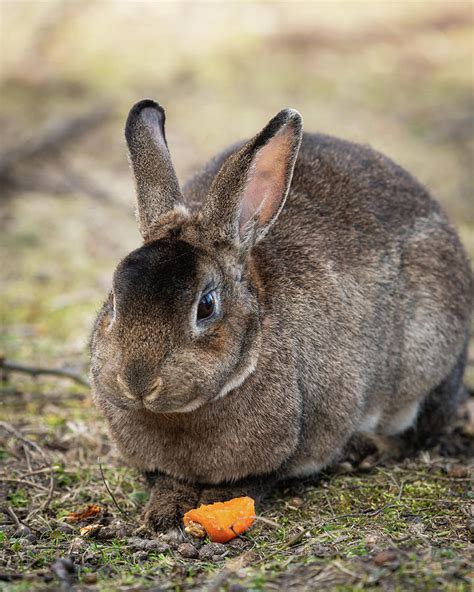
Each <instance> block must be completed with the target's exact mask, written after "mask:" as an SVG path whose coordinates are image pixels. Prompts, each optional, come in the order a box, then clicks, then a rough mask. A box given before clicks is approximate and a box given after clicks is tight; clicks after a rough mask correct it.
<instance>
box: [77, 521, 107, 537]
mask: <svg viewBox="0 0 474 592" xmlns="http://www.w3.org/2000/svg"><path fill="white" fill-rule="evenodd" d="M101 528H102V525H101V524H88V525H87V526H83V527H82V528H81V529H80V531H79V532H80V533H81V536H82V537H84V538H89V537H93V536H94V535H95V534H96V533H97V532H99V530H100V529H101Z"/></svg>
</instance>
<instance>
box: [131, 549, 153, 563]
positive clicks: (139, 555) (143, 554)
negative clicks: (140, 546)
mask: <svg viewBox="0 0 474 592" xmlns="http://www.w3.org/2000/svg"><path fill="white" fill-rule="evenodd" d="M148 555H149V553H148V551H135V553H133V554H132V557H133V558H134V559H135V561H146V560H147V559H148Z"/></svg>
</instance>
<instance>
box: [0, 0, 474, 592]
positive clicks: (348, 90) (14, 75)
mask: <svg viewBox="0 0 474 592" xmlns="http://www.w3.org/2000/svg"><path fill="white" fill-rule="evenodd" d="M135 6H136V3H126V2H121V3H111V2H109V3H104V2H102V3H100V2H99V3H51V2H41V3H38V2H27V1H25V2H21V3H15V2H8V1H6V2H4V3H3V4H2V22H1V25H0V26H1V27H2V31H1V32H2V40H3V48H2V57H1V61H2V68H1V69H0V92H1V94H2V111H1V112H0V123H1V124H2V130H3V132H4V136H5V142H4V144H5V147H2V151H3V150H8V148H9V147H10V146H14V145H15V143H16V141H17V139H18V138H24V137H29V136H31V135H33V136H34V135H35V133H37V130H38V129H40V128H42V126H43V124H44V123H45V122H47V121H50V120H52V119H56V118H60V119H61V118H64V117H66V116H68V115H69V114H71V113H78V112H82V111H86V110H88V109H89V108H90V107H91V106H94V105H95V104H96V103H97V102H100V101H105V102H107V103H110V105H111V118H110V120H109V121H108V122H106V123H104V125H102V126H100V127H98V128H97V129H96V130H94V131H92V132H91V133H90V134H89V135H88V136H87V137H84V138H81V139H80V140H78V141H77V142H76V141H75V142H70V143H69V144H67V145H66V146H64V149H63V150H61V151H60V153H58V154H55V155H51V156H49V157H48V158H44V159H40V160H39V161H38V162H28V163H23V164H21V166H19V167H18V169H17V170H15V174H16V176H17V178H18V179H22V178H23V176H28V175H33V178H36V177H35V175H36V176H37V178H38V185H37V186H35V185H34V184H33V186H32V187H31V188H30V189H29V190H26V189H22V188H18V187H17V188H16V189H15V188H14V189H12V188H11V187H8V186H5V187H2V190H3V193H2V200H1V201H0V224H1V228H2V232H1V233H0V248H1V249H2V253H4V254H5V256H4V257H3V258H2V268H1V276H2V277H1V281H2V303H1V311H0V317H1V321H2V332H1V336H0V338H1V343H0V355H5V356H6V357H7V358H8V359H13V360H16V361H18V362H23V363H25V364H33V365H43V366H49V367H70V368H72V369H74V370H75V371H77V372H82V373H84V374H86V372H87V365H88V354H87V343H88V338H89V332H90V328H91V326H92V322H93V318H94V315H95V312H96V311H97V309H98V308H99V307H100V304H101V301H102V299H103V298H104V296H105V294H106V293H107V290H108V288H109V286H110V281H111V276H112V271H113V269H114V267H115V265H116V263H117V261H118V260H119V259H120V258H121V257H122V256H124V255H125V254H126V253H127V252H129V251H130V250H132V249H133V248H135V247H136V246H138V245H139V243H140V239H139V235H138V232H137V229H136V226H135V223H134V220H133V199H132V195H133V186H132V182H131V178H130V175H129V171H128V167H127V163H126V157H125V150H124V143H123V139H122V126H123V121H124V118H125V116H126V112H127V110H128V109H129V107H130V105H131V104H132V103H133V102H134V101H135V100H137V99H139V98H141V97H143V96H152V97H156V98H157V99H158V100H159V101H160V102H162V103H163V105H164V106H165V107H166V108H167V126H168V128H167V136H168V140H169V144H170V147H171V152H172V154H173V158H174V161H175V163H176V168H177V171H178V174H179V176H180V178H182V179H184V177H185V176H186V175H187V174H188V173H189V172H190V171H192V170H193V169H194V168H195V167H196V166H197V165H198V164H200V163H202V162H203V161H204V160H205V159H206V158H208V157H210V156H211V155H213V154H214V153H215V152H216V151H217V150H219V149H220V148H222V147H223V146H225V145H226V144H228V143H230V142H232V141H234V140H236V139H238V138H241V137H243V136H248V135H250V134H253V133H255V132H256V131H257V130H258V129H260V128H261V127H262V126H263V125H264V124H265V122H266V121H268V119H269V118H270V117H271V116H272V115H273V114H274V113H276V112H277V111H278V110H279V109H281V108H282V107H285V106H294V107H296V108H298V109H299V110H300V111H301V112H302V114H303V116H304V119H305V128H306V129H307V130H311V131H322V132H326V133H331V134H334V135H339V136H342V137H345V138H348V139H353V140H356V141H360V142H364V143H370V144H372V145H373V146H374V147H375V148H377V149H380V150H382V151H384V152H385V153H387V154H388V155H389V156H391V157H392V158H394V160H396V161H398V162H399V163H400V164H402V165H403V166H405V167H406V168H407V169H408V170H410V171H411V172H412V173H414V174H415V175H416V176H417V177H419V178H420V180H421V181H422V182H423V183H425V184H426V185H427V186H428V187H429V188H430V189H431V190H432V191H433V192H434V193H435V195H436V196H437V197H438V198H439V200H440V201H441V203H442V205H443V207H444V208H445V209H446V211H447V212H448V214H449V215H450V217H451V219H452V221H453V223H454V224H455V225H456V226H457V227H458V229H459V232H460V235H461V238H462V240H463V242H464V244H465V246H466V249H467V250H468V252H469V254H470V255H471V257H472V256H474V239H473V237H474V209H473V207H472V181H473V177H472V166H471V163H472V154H473V139H472V96H471V95H472V67H471V66H472V55H471V54H472V27H471V20H472V18H471V16H472V15H471V12H472V10H471V8H472V7H471V5H470V3H468V2H451V3H450V4H449V7H448V6H447V4H446V3H445V2H436V1H432V2H421V1H420V2H416V3H414V2H402V1H400V2H396V3H374V2H358V3H357V6H355V5H354V6H352V5H351V4H348V3H341V2H336V1H335V2H327V3H309V2H308V3H296V4H295V3H270V2H267V3H260V4H258V5H257V4H254V3H238V2H236V3H230V4H229V3H221V4H215V3H209V4H206V3H195V4H189V3H188V4H177V3H153V2H149V3H140V11H137V10H136V8H134V7H135ZM296 7H297V8H296ZM104 31H106V34H104ZM78 40H80V49H81V51H78ZM125 40H126V42H125ZM71 170H72V171H74V172H75V173H76V174H77V175H79V176H84V177H86V178H87V179H88V180H89V182H90V183H91V184H92V185H93V186H94V187H98V188H100V189H102V190H104V191H105V192H106V193H107V195H108V198H107V199H102V200H100V199H97V198H96V197H94V195H91V194H90V193H88V192H87V191H84V190H82V191H81V190H74V189H72V190H71V191H69V192H64V191H62V192H60V193H56V194H55V193H54V192H52V191H47V190H46V189H45V188H44V186H43V185H42V184H41V183H40V182H39V181H40V180H41V178H42V177H41V176H42V175H43V176H44V175H46V177H47V178H48V179H51V180H54V179H55V178H57V177H61V176H62V175H64V174H65V171H71ZM471 351H472V348H471ZM471 361H472V354H471ZM466 381H467V383H468V384H469V385H470V386H471V387H473V386H474V365H473V364H472V363H471V365H470V366H469V367H468V371H467V374H466ZM1 395H2V407H1V420H2V421H3V422H4V428H6V429H2V430H0V435H1V442H0V459H1V461H2V475H3V477H4V478H5V479H9V481H5V480H4V482H2V483H0V488H2V489H1V492H2V508H3V509H4V519H3V521H2V526H1V530H0V544H1V546H2V553H1V558H0V560H1V564H2V567H1V571H0V589H2V590H8V591H11V592H19V591H22V590H25V591H26V590H28V591H29V590H57V589H58V588H59V587H61V586H62V587H63V589H68V588H69V587H70V585H73V587H74V589H76V590H81V591H82V590H85V591H89V590H90V591H91V592H92V591H96V590H104V591H105V590H111V589H120V590H124V591H129V590H130V591H131V590H145V589H155V590H170V591H171V590H172V591H173V592H180V591H181V590H183V591H184V590H193V589H194V590H201V589H205V590H210V591H214V592H218V591H221V590H222V591H228V592H239V591H240V592H242V590H244V589H245V590H265V591H266V590H290V591H292V590H308V589H331V590H337V591H346V590H359V589H366V590H384V591H385V590H397V591H400V592H401V591H404V590H410V589H416V590H426V591H428V590H429V591H431V590H470V589H471V588H470V585H471V581H470V577H471V575H472V573H471V572H472V564H471V562H470V560H471V557H472V546H470V540H471V539H472V528H473V523H472V520H473V516H472V510H471V507H472V492H471V489H470V485H471V482H470V481H469V479H470V477H471V474H472V473H471V472H470V471H471V469H470V462H471V457H470V456H471V455H470V453H469V446H471V449H472V434H473V429H472V419H471V423H469V420H460V422H459V424H458V426H457V427H456V429H455V432H454V433H453V435H452V436H451V440H450V441H449V442H444V443H443V444H442V445H441V446H440V447H438V448H437V449H434V450H431V451H425V452H422V453H420V454H419V456H418V457H416V458H414V459H410V460H406V461H404V462H401V463H399V464H393V463H389V464H387V465H386V466H381V467H378V468H375V469H374V470H372V471H371V472H361V471H358V472H353V473H349V474H339V473H337V472H334V473H333V474H331V475H329V474H328V475H324V476H322V478H321V479H320V481H318V482H313V483H311V482H305V483H290V484H285V485H282V486H281V487H280V488H279V489H278V490H277V491H275V493H274V494H273V496H272V497H271V498H270V499H268V500H267V502H266V503H265V505H264V506H263V508H262V510H261V517H262V518H265V519H267V520H270V521H271V522H272V523H274V525H273V526H272V525H271V524H270V523H268V522H265V521H258V522H257V523H256V525H255V526H254V527H253V528H252V529H251V530H250V531H249V532H248V533H247V534H246V535H245V536H243V537H241V538H240V539H238V540H237V541H236V542H235V543H233V544H232V545H228V546H227V547H226V548H225V552H224V553H221V551H222V549H217V551H218V552H215V553H213V552H211V551H212V550H213V548H212V547H211V548H209V547H207V549H208V551H207V552H206V553H204V554H203V553H201V555H203V556H205V557H207V558H205V559H204V558H201V559H199V558H198V559H186V558H184V557H182V556H181V555H180V553H179V551H178V550H177V548H174V547H173V546H170V547H166V546H163V545H161V546H160V545H155V546H154V547H150V545H148V546H147V543H146V542H145V543H144V542H143V541H144V540H145V541H147V540H148V539H147V538H146V535H147V533H146V532H143V530H141V529H140V520H139V516H140V511H141V509H142V507H143V505H144V503H145V502H146V498H147V495H148V494H147V490H146V487H145V484H144V482H143V480H142V478H141V477H140V476H139V475H137V474H135V473H134V472H133V471H132V470H130V469H129V468H127V467H124V466H123V464H122V462H121V459H120V457H119V456H118V455H117V453H116V451H115V450H114V449H113V447H112V446H111V443H110V441H109V439H108V437H107V433H106V430H105V426H104V423H103V421H102V419H101V418H100V417H99V416H98V413H97V412H96V411H95V410H94V408H93V407H92V404H91V401H90V398H89V394H88V392H87V391H86V390H85V389H84V388H82V387H80V386H74V385H71V383H70V382H68V381H65V380H57V379H51V378H49V379H48V378H45V377H42V378H38V379H37V380H32V379H28V378H25V377H23V376H21V375H16V374H10V375H9V376H8V377H5V381H3V382H2V383H1ZM470 405H471V409H472V403H471V404H470ZM472 415H473V414H472V411H471V418H472ZM470 442H471V444H470ZM99 458H100V462H101V464H102V467H103V472H104V477H105V480H106V481H107V484H108V485H109V488H110V490H111V491H112V493H113V495H114V497H115V499H116V501H117V504H118V506H119V507H120V510H119V509H118V508H117V507H116V505H115V504H114V502H113V500H112V499H111V496H110V494H109V492H108V491H107V488H106V486H105V484H104V481H103V479H102V476H101V471H100V468H99V461H98V459H99ZM88 504H99V505H100V507H101V508H102V511H101V513H100V515H99V516H98V517H97V518H93V519H91V521H92V522H98V523H100V525H101V528H100V529H99V530H98V531H97V533H96V534H95V535H94V536H90V537H84V536H82V535H81V533H80V528H81V527H83V526H86V525H87V522H88V521H87V520H86V521H84V522H83V523H79V524H76V523H69V522H68V521H67V520H66V517H67V515H68V514H69V512H71V511H78V510H81V509H83V508H84V507H86V506H87V505H88ZM7 508H8V509H7ZM17 522H18V524H17ZM137 539H138V542H137ZM140 541H141V542H140ZM67 557H72V558H73V561H74V566H75V567H74V568H71V566H70V564H69V563H68V562H67V561H66V558H67ZM209 557H210V559H209ZM58 559H59V560H60V561H59V562H58V561H57V560H58ZM68 570H69V571H68ZM71 570H72V571H73V572H74V573H72V572H71Z"/></svg>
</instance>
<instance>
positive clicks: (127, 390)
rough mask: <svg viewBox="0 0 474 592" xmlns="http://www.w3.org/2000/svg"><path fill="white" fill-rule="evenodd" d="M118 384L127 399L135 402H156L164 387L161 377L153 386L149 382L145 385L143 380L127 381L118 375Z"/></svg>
mask: <svg viewBox="0 0 474 592" xmlns="http://www.w3.org/2000/svg"><path fill="white" fill-rule="evenodd" d="M117 382H118V384H119V386H120V388H121V391H122V393H123V394H124V395H125V397H127V399H132V400H133V401H136V400H137V399H143V400H144V401H154V400H155V399H157V398H158V397H159V394H160V391H161V387H162V386H163V380H162V379H161V378H160V377H158V378H156V379H155V380H154V381H153V382H152V383H151V384H150V383H149V382H148V381H147V383H146V385H145V384H144V382H143V381H142V380H139V381H135V380H126V379H124V378H123V377H122V376H120V374H118V375H117Z"/></svg>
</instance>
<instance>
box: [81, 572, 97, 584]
mask: <svg viewBox="0 0 474 592" xmlns="http://www.w3.org/2000/svg"><path fill="white" fill-rule="evenodd" d="M82 580H83V582H84V584H96V583H97V574H95V573H86V574H84V575H83V576H82Z"/></svg>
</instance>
